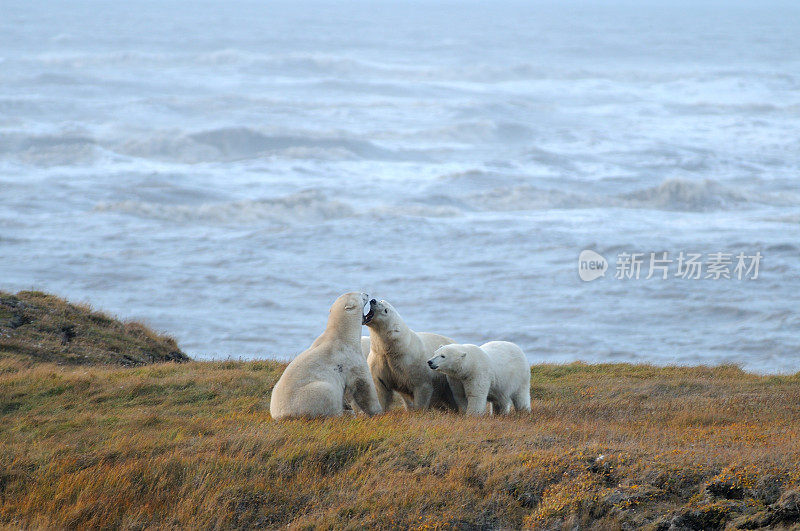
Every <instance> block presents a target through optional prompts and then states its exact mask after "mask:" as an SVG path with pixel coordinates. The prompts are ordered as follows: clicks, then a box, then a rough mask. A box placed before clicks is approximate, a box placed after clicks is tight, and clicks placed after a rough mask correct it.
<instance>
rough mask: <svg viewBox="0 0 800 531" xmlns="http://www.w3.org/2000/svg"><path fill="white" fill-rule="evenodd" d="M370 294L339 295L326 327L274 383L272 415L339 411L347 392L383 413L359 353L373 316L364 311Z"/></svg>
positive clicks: (361, 404) (333, 413)
mask: <svg viewBox="0 0 800 531" xmlns="http://www.w3.org/2000/svg"><path fill="white" fill-rule="evenodd" d="M368 299H369V296H368V295H366V294H364V293H355V292H353V293H345V294H344V295H342V296H341V297H339V298H338V299H336V302H334V303H333V306H331V310H330V315H329V316H328V325H327V327H326V328H325V331H324V332H323V333H322V335H321V336H319V337H318V338H317V339H316V341H314V343H312V344H311V347H309V349H308V350H306V351H305V352H303V353H302V354H300V355H299V356H297V357H296V358H295V359H293V360H292V361H291V363H289V365H288V366H287V367H286V370H285V371H283V374H282V375H281V377H280V379H279V380H278V383H277V384H275V387H274V388H273V390H272V399H271V400H270V404H269V412H270V415H272V418H273V419H275V420H278V419H282V418H287V417H332V416H338V415H341V414H342V412H343V410H344V403H345V398H346V397H347V398H348V399H349V398H352V400H353V401H354V402H355V403H356V404H357V405H358V407H359V408H360V409H361V410H362V411H364V412H365V413H367V414H368V415H375V414H376V413H380V412H381V404H380V402H379V401H378V396H377V394H376V393H375V386H374V385H373V383H372V377H371V376H370V373H369V367H368V366H367V362H366V360H365V359H364V356H363V355H362V353H361V325H362V324H363V323H364V321H365V320H367V319H368V318H369V317H370V316H369V314H367V315H362V314H361V311H362V309H363V308H364V306H365V305H366V304H367V300H368Z"/></svg>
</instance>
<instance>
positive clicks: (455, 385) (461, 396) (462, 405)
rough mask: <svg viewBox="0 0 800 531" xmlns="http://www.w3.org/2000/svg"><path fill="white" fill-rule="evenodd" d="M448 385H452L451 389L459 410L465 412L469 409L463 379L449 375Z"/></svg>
mask: <svg viewBox="0 0 800 531" xmlns="http://www.w3.org/2000/svg"><path fill="white" fill-rule="evenodd" d="M447 385H449V386H450V390H451V391H452V392H453V399H454V400H455V401H456V406H457V407H458V412H459V413H465V412H466V411H467V394H466V393H465V392H464V384H463V383H461V380H457V379H456V378H453V377H452V376H448V377H447Z"/></svg>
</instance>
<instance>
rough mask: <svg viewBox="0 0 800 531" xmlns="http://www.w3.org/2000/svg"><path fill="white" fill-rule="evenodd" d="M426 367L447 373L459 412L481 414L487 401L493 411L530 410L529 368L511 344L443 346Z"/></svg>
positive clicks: (484, 410) (492, 342) (520, 352)
mask: <svg viewBox="0 0 800 531" xmlns="http://www.w3.org/2000/svg"><path fill="white" fill-rule="evenodd" d="M428 366H429V367H430V368H431V369H433V370H435V371H439V372H442V373H444V374H446V375H447V381H448V383H449V384H450V388H451V389H452V390H453V396H454V397H455V400H456V402H457V403H458V409H459V411H462V412H464V411H466V412H467V413H468V414H471V415H483V414H484V413H485V412H486V402H487V400H488V401H489V402H490V403H491V404H492V412H494V413H502V414H507V413H508V412H509V411H510V409H511V404H512V403H513V404H514V409H515V410H517V411H530V410H531V395H530V388H531V368H530V366H528V360H526V359H525V354H523V353H522V349H520V348H519V347H518V346H517V345H515V344H514V343H509V342H508V341H490V342H488V343H484V344H483V345H481V346H480V347H479V346H476V345H457V344H452V345H445V346H443V347H440V348H439V349H437V350H436V353H435V354H434V356H433V357H432V358H431V359H429V360H428Z"/></svg>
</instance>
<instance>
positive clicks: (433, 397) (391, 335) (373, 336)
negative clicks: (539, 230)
mask: <svg viewBox="0 0 800 531" xmlns="http://www.w3.org/2000/svg"><path fill="white" fill-rule="evenodd" d="M369 306H370V310H369V314H367V318H366V319H365V321H364V324H366V325H367V328H369V355H368V356H367V363H368V364H369V370H370V372H371V373H372V379H373V381H374V383H375V389H376V390H377V392H378V400H380V403H381V406H382V407H383V408H384V409H388V407H389V405H390V404H391V402H392V397H393V393H394V392H395V391H396V392H397V393H399V394H400V396H402V397H403V401H404V402H405V404H406V408H407V409H425V408H429V407H434V408H438V409H452V410H457V409H458V408H457V405H456V402H455V399H454V398H453V393H452V392H451V391H450V386H449V385H448V384H447V377H446V376H444V375H443V374H440V373H437V372H436V371H432V370H430V369H429V368H428V366H427V365H426V364H425V362H426V360H427V359H428V358H430V357H431V355H432V354H433V352H434V351H435V350H436V349H437V348H439V347H441V346H442V345H447V344H449V343H453V340H452V339H450V338H449V337H445V336H440V335H439V334H430V333H427V332H414V331H413V330H411V329H410V328H409V327H408V326H407V325H406V323H405V322H404V321H403V318H402V317H400V314H398V313H397V310H395V309H394V308H393V307H392V305H391V304H389V303H388V302H386V301H380V302H378V301H376V300H375V299H372V300H371V301H370V305H369ZM362 349H363V350H366V344H365V342H363V340H362Z"/></svg>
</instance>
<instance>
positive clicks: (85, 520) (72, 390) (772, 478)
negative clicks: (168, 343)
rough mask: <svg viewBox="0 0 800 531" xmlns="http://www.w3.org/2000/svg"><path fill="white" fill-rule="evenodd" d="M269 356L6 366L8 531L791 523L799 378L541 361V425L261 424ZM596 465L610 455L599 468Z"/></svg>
mask: <svg viewBox="0 0 800 531" xmlns="http://www.w3.org/2000/svg"><path fill="white" fill-rule="evenodd" d="M282 369H283V365H282V364H280V363H277V362H263V361H260V362H190V363H184V364H172V363H167V364H155V365H149V366H146V367H137V368H111V367H64V366H56V365H53V364H42V365H37V366H30V365H29V364H25V363H23V362H20V361H18V360H14V359H9V358H6V359H4V360H0V525H6V526H10V527H47V528H52V527H57V528H64V527H84V528H86V527H91V528H95V527H125V528H147V527H181V528H196V527H200V528H210V527H222V528H245V527H247V528H250V527H268V528H274V527H278V526H285V525H290V526H291V527H295V528H297V527H309V526H314V527H322V528H342V527H349V528H360V527H384V528H386V527H411V528H417V529H436V528H451V527H459V528H497V527H501V528H508V527H512V528H517V527H530V528H556V529H560V528H562V527H569V528H573V527H574V526H575V525H579V526H581V527H595V528H601V529H613V528H624V527H627V528H635V527H646V526H649V527H651V528H653V529H666V528H667V527H668V526H669V525H670V523H673V524H675V525H676V526H683V528H685V529H692V528H696V529H701V528H702V529H713V528H720V527H723V526H725V525H734V524H735V525H739V526H743V527H751V528H752V527H757V526H759V525H778V526H780V525H786V526H791V525H797V522H798V521H800V509H798V504H797V501H798V498H797V496H796V492H795V491H794V489H796V488H797V485H798V483H799V482H800V375H794V376H768V377H762V376H754V375H751V374H746V373H743V372H742V371H740V370H739V369H737V368H735V367H721V368H713V369H710V368H656V367H650V366H632V365H583V364H573V365H565V366H551V365H544V366H535V367H533V368H532V375H533V379H532V395H533V398H534V401H533V412H532V413H531V414H529V415H515V416H511V417H508V418H498V417H495V418H481V419H476V418H465V417H462V416H458V415H455V414H449V413H440V412H426V413H417V414H410V413H406V412H404V411H392V412H390V413H388V414H385V415H381V416H378V417H374V418H366V417H362V416H358V417H345V418H336V419H327V420H314V421H309V420H294V421H287V422H280V423H278V422H273V421H272V420H271V418H270V416H269V412H268V410H269V407H268V406H269V397H270V390H271V388H272V386H273V385H274V384H275V382H276V381H277V379H278V376H279V375H280V372H281V371H282ZM600 456H602V457H600Z"/></svg>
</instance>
